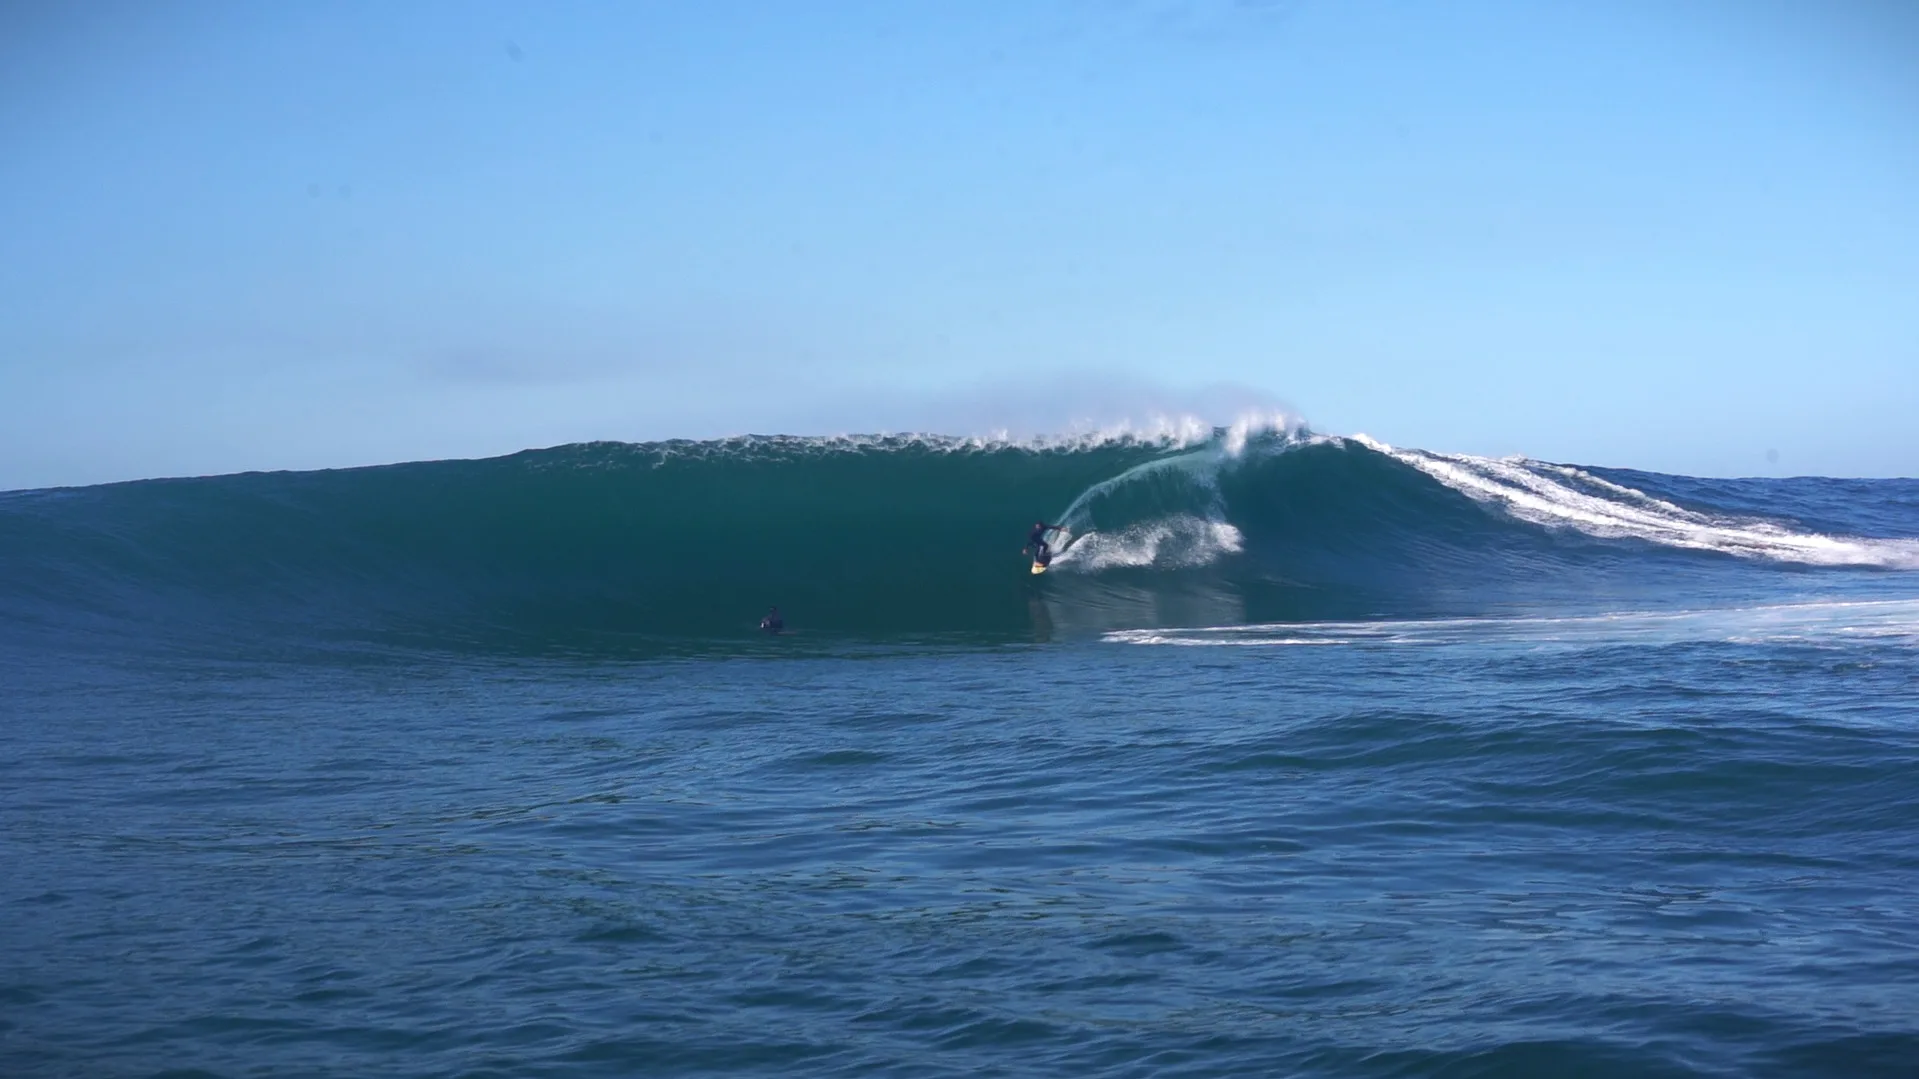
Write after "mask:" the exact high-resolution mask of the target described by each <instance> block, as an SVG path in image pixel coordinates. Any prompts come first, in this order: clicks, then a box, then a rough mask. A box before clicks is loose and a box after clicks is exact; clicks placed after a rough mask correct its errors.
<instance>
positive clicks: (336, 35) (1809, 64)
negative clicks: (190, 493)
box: [0, 0, 1919, 487]
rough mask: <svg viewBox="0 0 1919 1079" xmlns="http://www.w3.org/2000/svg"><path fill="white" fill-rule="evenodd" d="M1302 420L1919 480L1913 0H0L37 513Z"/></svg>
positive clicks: (15, 289)
mask: <svg viewBox="0 0 1919 1079" xmlns="http://www.w3.org/2000/svg"><path fill="white" fill-rule="evenodd" d="M1275 400H1276V401H1283V402H1286V403H1288V404H1289V405H1290V406H1291V407H1292V408H1294V409H1295V410H1297V411H1298V413H1300V414H1301V415H1303V416H1304V417H1305V418H1306V419H1307V420H1308V421H1309V422H1310V423H1311V424H1312V425H1313V426H1314V427H1315V428H1316V429H1319V430H1323V431H1328V432H1332V433H1354V432H1365V433H1367V434H1370V435H1373V436H1375V437H1378V438H1380V439H1383V440H1386V441H1388V442H1393V443H1397V444H1404V445H1412V446H1420V447H1424V448H1428V449H1435V450H1451V451H1462V452H1473V453H1491V454H1506V453H1525V454H1528V455H1531V456H1536V457H1543V458H1548V459H1553V460H1562V461H1573V462H1580V463H1593V464H1609V465H1627V466H1633V467H1640V468H1649V469H1659V470H1665V471H1683V472H1693V473H1701V474H1732V475H1740V474H1758V475H1767V474H1784V473H1829V474H1856V475H1915V474H1919V4H1911V3H1902V2H1896V0H1895V2H1884V3H1876V2H1870V0H1834V2H1830V3H1815V2H1810V0H1808V2H1803V3H1800V2H1770V0H1744V2H1723V3H1721V2H1712V0H1694V2H1684V3H1669V2H1664V0H1660V2H1651V0H1647V2H1636V0H1619V2H1613V3H1573V2H1555V0H1545V2H1540V0H1516V2H1511V3H1496V2H1475V0H1459V2H1448V3H1440V2H1436V0H1435V2H1430V3H1417V2H1409V0H1392V2H1366V0H1360V2H1340V3H1313V2H1308V0H1298V2H1287V0H1280V2H1259V0H1188V2H1183V3H1182V2H1172V0H1166V2H1138V3H1126V2H1093V0H1019V2H1011V0H1009V2H981V0H965V2H959V0H955V2H942V3H906V2H898V0H892V2H886V3H855V2H842V0H833V2H820V3H802V2H786V0H767V2H764V3H732V2H725V0H719V2H701V3H639V2H632V3H611V2H609V3H603V4H564V3H558V4H556V3H500V2H475V0H460V2H449V3H430V2H407V3H397V4H394V3H348V2H331V0H330V2H323V3H302V2H296V0H287V2H273V3H242V2H237V0H236V2H230V3H211V4H202V3H178V2H166V0H159V2H145V0H142V2H122V3H115V2H111V0H102V2H92V3H85V4H63V3H57V2H53V0H48V2H44V3H9V4H5V5H4V6H0V487H21V486H39V485H48V484H64V483H87V482H95V481H101V480H110V479H123V478H130V477H136V476H148V475H170V474H185V473H205V472H225V471H238V470H244V469H255V468H307V467H322V466H337V465H352V464H364V463H373V462H382V461H396V460H408V459H418V458H427V457H448V456H477V455H484V454H491V453H500V452H508V451H512V450H516V449H521V448H524V447H526V446H533V445H550V444H554V443H560V442H570V441H580V440H586V439H594V438H617V439H628V440H640V439H649V438H661V437H674V436H688V437H705V436H713V435H723V434H732V433H742V432H774V431H780V432H791V433H802V434H807V433H833V432H844V431H871V430H898V429H902V428H916V427H917V428H925V427H933V428H941V427H944V428H948V429H949V433H959V434H968V433H978V432H979V431H981V430H985V429H990V428H991V427H993V426H996V425H999V424H1006V425H1009V426H1014V427H1021V426H1031V425H1046V424H1048V423H1054V424H1058V423H1065V422H1067V421H1069V420H1074V419H1086V418H1107V417H1106V415H1105V413H1109V412H1113V411H1116V410H1117V411H1132V412H1135V413H1138V414H1140V415H1141V416H1142V417H1143V415H1144V414H1145V413H1148V412H1151V411H1153V410H1155V409H1180V408H1187V407H1202V406H1199V405H1195V404H1194V402H1204V405H1203V407H1204V408H1205V409H1209V410H1212V411H1213V412H1215V413H1217V412H1220V411H1230V410H1231V408H1233V407H1235V403H1236V402H1247V403H1251V402H1262V401H1265V402H1269V401H1275ZM1002 413H1003V415H1002ZM1095 413H1101V415H1099V416H1097V417H1095V416H1094V414H1095ZM1212 418H1217V419H1230V418H1231V417H1230V416H1229V415H1228V416H1218V415H1214V416H1213V417H1212Z"/></svg>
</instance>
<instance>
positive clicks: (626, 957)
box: [0, 415, 1919, 1079]
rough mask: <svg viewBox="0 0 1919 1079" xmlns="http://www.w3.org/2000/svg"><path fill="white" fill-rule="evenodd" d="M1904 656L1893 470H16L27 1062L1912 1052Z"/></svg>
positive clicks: (1854, 1070)
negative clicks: (1048, 555) (777, 619)
mask: <svg viewBox="0 0 1919 1079" xmlns="http://www.w3.org/2000/svg"><path fill="white" fill-rule="evenodd" d="M1035 519H1044V520H1047V521H1051V522H1061V523H1064V524H1065V525H1066V526H1067V527H1068V529H1069V534H1070V540H1069V542H1068V543H1067V544H1066V546H1065V547H1064V549H1063V550H1062V551H1061V552H1060V553H1059V554H1058V556H1057V558H1056V559H1055V561H1054V563H1053V568H1052V571H1051V572H1048V573H1046V574H1044V575H1041V576H1038V577H1035V576H1033V575H1031V574H1029V573H1028V572H1027V563H1026V560H1025V558H1024V557H1023V556H1022V555H1021V553H1020V551H1019V548H1020V544H1021V540H1022V539H1023V537H1024V535H1025V531H1026V529H1027V528H1028V527H1029V526H1030V524H1031V522H1032V521H1034V520H1035ZM771 605H778V606H779V607H780V609H781V611H782V612H783V614H784V615H785V618H786V624H787V626H788V628H789V632H788V633H786V634H782V635H779V636H769V635H767V634H764V633H760V632H758V631H757V629H756V627H757V624H758V620H759V617H760V615H761V614H762V613H764V612H765V610H766V608H767V607H769V606H771ZM1915 687H1919V480H1910V479H1901V480H1845V479H1827V478H1818V477H1798V478H1791V479H1760V478H1748V479H1713V478H1701V477H1688V476H1676V475H1666V474H1660V473H1655V472H1647V471H1640V470H1632V469H1625V468H1614V467H1600V466H1595V465H1589V464H1581V463H1568V462H1553V461H1542V460H1535V459H1531V458H1523V457H1520V458H1487V457H1481V456H1474V455H1468V454H1461V453H1455V452H1449V451H1446V450H1444V449H1430V450H1429V449H1419V448H1410V447H1403V446H1394V445H1390V444H1387V443H1385V442H1383V441H1380V440H1378V439H1374V438H1370V437H1366V436H1364V435H1352V436H1339V435H1330V434H1325V433H1319V432H1314V431H1312V430H1310V429H1308V428H1306V427H1304V426H1303V425H1301V424H1299V423H1298V422H1296V421H1294V420H1291V419H1289V418H1287V417H1284V416H1273V415H1268V416H1256V417H1249V418H1248V419H1246V420H1243V421H1241V422H1239V423H1235V424H1231V425H1224V426H1214V425H1212V424H1206V423H1200V422H1196V421H1192V420H1190V419H1185V418H1179V417H1174V418H1169V419H1166V420H1163V421H1156V422H1153V423H1150V424H1145V425H1139V426H1119V427H1109V428H1100V427H1088V428H1086V429H1082V430H1074V431H1069V432H1066V433H1063V434H1058V435H1053V436H1046V437H1014V436H1012V435H1010V434H1007V433H1005V432H1000V433H995V434H992V435H989V436H985V437H944V436H937V435H924V434H891V435H887V434H875V435H867V436H835V437H798V436H743V437H738V438H731V439H722V440H712V441H686V440H679V441H666V442H651V443H604V442H603V443H588V444H579V445H569V446H559V447H552V448H547V449H537V450H527V451H525V452H522V453H518V454H513V455H509V456H506V457H499V458H492V459H486V460H466V461H422V462H413V463H407V464H398V465H391V466H385V467H378V468H359V469H342V470H332V471H319V472H292V473H249V474H240V475H231V476H213V477H202V478H191V479H167V480H150V481H141V482H135V483H124V484H111V485H103V486H97V487H84V488H64V489H52V490H38V491H19V492H10V493H4V494H0V865H4V866H6V867H7V872H5V873H4V874H0V909H4V910H5V911H6V916H5V917H4V918H0V1074H5V1075H8V1076H42V1075H44V1076H67V1075H87V1076H153V1077H158V1076H180V1075H195V1076H222V1077H224V1076H241V1075H260V1074H273V1075H282V1076H327V1075H339V1074H380V1075H395V1076H422V1077H424V1076H456V1075H457V1076H487V1075H496V1076H520V1075H544V1076H558V1077H574V1076H625V1075H635V1074H645V1075H661V1076H713V1075H729V1076H731V1075H767V1076H775V1075H777V1076H794V1075H801V1076H807V1075H812V1076H835V1077H837V1076H851V1075H862V1076H865V1075H895V1074H896V1075H913V1076H941V1075H952V1076H968V1077H971V1076H979V1075H1004V1076H1059V1075H1075V1076H1079V1075H1086V1076H1167V1075H1172V1076H1227V1075H1298V1076H1342V1077H1343V1076H1377V1077H1382V1079H1383V1077H1408V1076H1435V1077H1439V1076H1445V1077H1460V1076H1484V1077H1495V1076H1513V1077H1522V1076H1537V1075H1582V1076H1601V1077H1612V1076H1619V1077H1628V1076H1630V1077H1634V1079H1637V1077H1641V1076H1675V1077H1677V1076H1688V1077H1690V1076H1698V1077H1733V1076H1739V1077H1745V1076H1762V1077H1770V1076H1778V1077H1782V1079H1783V1077H1787V1076H1793V1077H1797V1076H1834V1077H1842V1076H1843V1077H1847V1079H1851V1077H1860V1076H1865V1077H1876V1076H1886V1077H1893V1076H1899V1077H1905V1076H1910V1075H1911V1074H1912V1067H1913V1062H1914V1061H1915V1060H1919V1021H1915V1018H1914V1017H1915V1016H1919V912H1915V909H1914V906H1913V903H1912V900H1911V897H1912V896H1913V895H1914V894H1919V855H1915V853H1914V852H1915V851H1919V706H1916V705H1915V700H1919V694H1916V693H1915Z"/></svg>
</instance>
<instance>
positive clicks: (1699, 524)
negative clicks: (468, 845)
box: [0, 429, 1919, 650]
mask: <svg viewBox="0 0 1919 1079" xmlns="http://www.w3.org/2000/svg"><path fill="white" fill-rule="evenodd" d="M1038 517H1046V518H1047V519H1048V520H1056V521H1061V522H1063V523H1065V524H1066V525H1067V526H1068V527H1069V528H1070V530H1071V536H1070V541H1069V543H1068V544H1067V545H1066V546H1065V548H1064V550H1063V551H1062V552H1061V553H1060V555H1059V556H1058V558H1057V560H1056V562H1055V564H1054V567H1053V570H1052V572H1050V573H1047V574H1045V575H1044V576H1041V577H1037V578H1035V577H1032V576H1031V575H1029V574H1027V573H1026V572H1025V569H1026V566H1025V561H1024V560H1023V558H1022V557H1021V556H1020V555H1019V554H1018V553H1017V552H1018V551H1019V547H1020V544H1021V542H1022V541H1023V539H1024V534H1025V530H1026V528H1027V527H1028V526H1029V525H1030V522H1032V521H1033V520H1034V519H1035V518H1038ZM1916 536H1919V481H1911V480H1884V481H1859V480H1844V481H1840V480H1806V479H1800V480H1737V481H1730V480H1696V479H1691V478H1687V477H1675V476H1660V475H1657V474H1652V473H1629V472H1622V471H1617V470H1602V469H1581V468H1573V467H1569V466H1565V465H1557V464H1550V463H1546V462H1540V461H1531V460H1522V459H1506V460H1492V459H1487V458H1477V457H1469V456H1463V455H1454V454H1440V453H1430V452H1426V451H1420V450H1404V449H1397V448H1394V447H1391V446H1387V445H1385V444H1383V443H1379V442H1376V441H1373V440H1370V439H1365V438H1352V439H1346V438H1335V437H1325V436H1316V435H1312V434H1310V433H1307V432H1304V431H1298V430H1267V431H1263V432H1251V433H1249V432H1248V431H1246V430H1243V429H1236V430H1226V429H1218V430H1213V431H1211V432H1210V434H1208V433H1206V432H1199V433H1198V434H1196V435H1195V434H1193V433H1187V434H1185V435H1160V436H1157V437H1138V436H1129V435H1120V436H1109V437H1099V438H1085V439H1077V440H1064V441H1057V442H1051V443H1046V442H1033V443H1020V444H1013V443H1003V442H980V441H976V440H957V439H943V438H927V437H898V438H868V439H856V438H827V439H803V438H783V437H748V438H737V439H728V440H721V441H713V442H662V443H647V444H634V445H629V444H614V443H595V444H586V445H574V446H564V447H559V448H555V449H547V450H532V451H527V452H524V453H519V454H514V455H511V456H508V457H501V458H493V459H489V460H479V461H438V462H422V463H415V464H405V465H394V466H386V467H378V468H361V469H349V470H338V471H324V472H307V473H249V474H243V475H234V476H220V477H210V478H202V479H181V480H158V481H142V482H137V483H126V484H114V485H106V486H101V487H92V488H80V489H61V490H48V491H31V492H17V493H14V494H10V495H3V496H0V615H4V616H5V626H6V627H7V628H6V629H4V630H3V631H0V632H5V633H7V634H9V635H11V636H13V637H15V639H16V641H27V640H50V639H55V638H59V639H66V640H101V641H114V642H120V641H124V640H125V639H126V638H128V637H134V638H138V639H141V640H145V641H148V642H152V643H156V644H158V645H175V644H181V643H183V642H195V641H198V642H205V641H208V640H218V641H223V642H226V644H227V645H229V646H234V647H238V646H240V645H241V644H242V643H244V644H246V645H249V646H262V642H280V643H284V642H286V641H289V640H305V641H313V642H335V643H337V642H344V641H358V642H367V641H378V642H389V643H402V644H406V645H424V646H428V647H436V648H453V649H465V648H475V649H508V650H524V649H535V650H540V649H568V648H587V649H601V648H606V647H613V648H616V649H618V648H647V647H660V646H674V645H685V644H688V643H693V644H698V643H699V642H706V643H709V644H712V643H718V644H725V643H726V642H735V643H738V644H740V645H741V646H748V647H755V646H757V644H749V642H758V640H759V639H758V637H757V636H756V635H755V634H754V632H753V627H754V625H755V623H756V622H757V619H758V617H759V615H760V614H761V613H762V612H763V611H764V610H765V609H766V607H767V606H769V605H772V604H777V605H779V606H780V607H781V608H782V610H783V611H784V612H785V613H786V616H787V619H788V623H789V625H790V626H791V627H792V628H793V629H794V630H795V634H794V636H793V640H794V641H796V642H804V641H807V640H809V639H811V640H826V639H845V638H847V637H858V638H864V639H870V640H886V639H891V638H898V637H926V636H935V637H937V636H942V635H953V636H960V637H965V636H986V637H995V638H1006V639H1030V638H1032V637H1036V636H1037V637H1047V636H1052V635H1055V634H1069V635H1070V634H1073V633H1103V632H1110V631H1115V630H1126V629H1146V628H1152V627H1156V626H1181V625H1183V626H1196V625H1212V626H1220V625H1237V624H1263V623H1270V622H1284V621H1309V620H1337V619H1379V618H1400V619H1405V618H1420V617H1473V616H1479V615H1487V614H1508V615H1510V614H1513V613H1515V612H1523V611H1528V610H1531V611H1538V610H1553V611H1563V610H1573V611H1576V610H1580V609H1589V610H1598V609H1609V608H1617V607H1619V606H1621V605H1628V606H1641V607H1643V606H1646V605H1649V604H1650V605H1660V604H1666V605H1671V604H1685V603H1693V604H1697V603H1700V602H1702V598H1703V599H1705V600H1711V601H1714V602H1717V601H1721V600H1726V599H1753V598H1758V597H1765V596H1768V595H1771V594H1773V593H1776V592H1778V591H1780V590H1789V591H1793V592H1795V593H1807V592H1820V593H1825V592H1833V591H1839V592H1849V593H1860V592H1863V593H1868V594H1875V595H1876V594H1880V593H1885V592H1896V593H1904V592H1906V591H1910V590H1914V589H1916V588H1919V585H1915V584H1914V583H1912V582H1914V581H1919V575H1913V574H1910V573H1909V572H1908V571H1911V570H1914V569H1919V539H1915V538H1914V537H1916Z"/></svg>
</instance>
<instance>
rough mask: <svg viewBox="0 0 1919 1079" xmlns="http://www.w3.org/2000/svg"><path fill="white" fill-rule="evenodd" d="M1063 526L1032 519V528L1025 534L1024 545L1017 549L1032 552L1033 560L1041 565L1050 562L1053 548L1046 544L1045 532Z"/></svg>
mask: <svg viewBox="0 0 1919 1079" xmlns="http://www.w3.org/2000/svg"><path fill="white" fill-rule="evenodd" d="M1065 527H1066V526H1065V525H1049V524H1047V523H1046V522H1045V521H1034V522H1033V530H1032V531H1031V532H1028V533H1027V534H1026V546H1024V547H1021V548H1020V549H1019V550H1020V553H1021V554H1025V553H1026V552H1028V551H1031V552H1033V561H1034V562H1037V563H1039V564H1040V565H1042V566H1044V565H1047V564H1049V563H1051V562H1052V561H1053V549H1052V548H1051V547H1048V546H1047V545H1046V534H1047V533H1048V532H1057V531H1059V530H1060V529H1062V528H1065Z"/></svg>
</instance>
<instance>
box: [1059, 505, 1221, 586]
mask: <svg viewBox="0 0 1919 1079" xmlns="http://www.w3.org/2000/svg"><path fill="white" fill-rule="evenodd" d="M1243 544H1244V540H1243V538H1242V537H1241V536H1240V533H1239V529H1237V528H1234V527H1233V526H1232V525H1230V524H1227V523H1226V522H1225V521H1217V520H1209V519H1207V518H1204V517H1195V516H1192V515H1191V514H1178V515H1176V516H1173V517H1166V518H1161V519H1159V520H1155V521H1149V522H1146V523H1144V524H1138V525H1133V526H1132V527H1130V528H1127V529H1124V530H1122V531H1120V532H1117V533H1114V534H1111V535H1105V534H1102V533H1099V532H1088V533H1086V534H1084V535H1082V536H1080V537H1078V538H1077V539H1075V540H1073V542H1072V543H1071V545H1069V546H1068V547H1067V548H1066V549H1065V550H1064V551H1062V552H1060V554H1059V557H1057V558H1055V559H1054V560H1053V565H1054V566H1055V567H1057V568H1060V569H1068V570H1072V571H1075V572H1082V573H1098V572H1100V571H1102V570H1109V569H1120V568H1125V567H1141V566H1152V567H1155V568H1159V569H1187V568H1191V567H1195V566H1204V565H1206V564H1208V563H1210V562H1212V561H1213V560H1214V559H1216V558H1218V557H1219V556H1220V555H1223V554H1234V553H1237V552H1238V551H1239V550H1240V548H1241V547H1242V546H1243Z"/></svg>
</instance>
